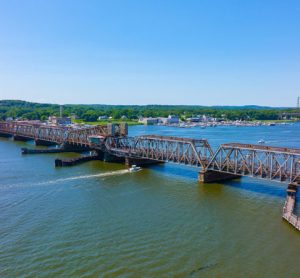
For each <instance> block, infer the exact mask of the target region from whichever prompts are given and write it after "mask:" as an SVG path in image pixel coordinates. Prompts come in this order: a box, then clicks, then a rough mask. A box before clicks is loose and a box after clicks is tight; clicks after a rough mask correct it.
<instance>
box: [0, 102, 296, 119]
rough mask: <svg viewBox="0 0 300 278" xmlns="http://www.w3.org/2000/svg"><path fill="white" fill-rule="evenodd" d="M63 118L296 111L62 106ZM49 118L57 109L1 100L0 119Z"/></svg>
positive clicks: (271, 115) (263, 115) (255, 115)
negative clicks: (72, 116) (71, 116)
mask: <svg viewBox="0 0 300 278" xmlns="http://www.w3.org/2000/svg"><path fill="white" fill-rule="evenodd" d="M63 107H64V109H63V110H64V115H65V116H70V115H74V116H75V115H76V117H78V118H80V119H83V120H85V121H96V120H97V119H98V117H99V116H104V115H106V116H110V117H113V118H114V119H120V118H121V117H122V116H126V117H127V118H128V119H138V117H139V116H144V117H167V116H168V115H170V114H173V115H178V116H181V118H182V119H183V118H187V117H191V116H195V115H208V116H211V117H215V118H224V119H229V120H239V119H241V120H249V119H250V120H275V119H278V118H279V117H280V113H281V112H283V111H286V112H293V111H295V109H292V108H284V107H266V106H257V105H245V106H201V105H155V104H150V105H106V104H65V105H64V106H63ZM50 115H59V105H58V104H51V103H36V102H28V101H22V100H0V119H6V118H7V117H12V118H14V119H16V118H20V119H29V120H36V119H41V120H45V119H47V118H48V117H49V116H50Z"/></svg>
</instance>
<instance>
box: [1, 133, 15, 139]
mask: <svg viewBox="0 0 300 278" xmlns="http://www.w3.org/2000/svg"><path fill="white" fill-rule="evenodd" d="M0 137H5V138H9V137H12V135H11V134H9V133H4V132H0Z"/></svg>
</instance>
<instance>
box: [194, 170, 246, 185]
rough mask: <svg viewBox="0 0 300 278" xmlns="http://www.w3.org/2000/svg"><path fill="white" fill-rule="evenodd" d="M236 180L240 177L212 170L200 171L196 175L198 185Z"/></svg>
mask: <svg viewBox="0 0 300 278" xmlns="http://www.w3.org/2000/svg"><path fill="white" fill-rule="evenodd" d="M237 178H240V176H238V175H234V174H229V173H222V172H218V171H214V170H201V171H200V172H199V175H198V181H199V182H200V183H213V182H218V181H225V180H232V179H237Z"/></svg>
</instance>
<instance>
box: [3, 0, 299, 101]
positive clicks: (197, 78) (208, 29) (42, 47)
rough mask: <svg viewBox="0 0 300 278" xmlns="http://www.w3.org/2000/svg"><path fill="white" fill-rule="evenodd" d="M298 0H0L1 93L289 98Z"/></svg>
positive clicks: (294, 91)
mask: <svg viewBox="0 0 300 278" xmlns="http://www.w3.org/2000/svg"><path fill="white" fill-rule="evenodd" d="M299 15H300V1H298V0H285V1H283V0H280V1H279V0H243V1H242V0H235V1H234V0H197V1H196V0H194V1H193V0H187V1H182V0H181V1H177V0H170V1H168V0H159V1H156V0H151V1H145V0H144V1H142V0H136V1H133V0H132V1H131V0H128V1H127V0H123V1H121V0H120V1H115V0H107V1H100V0H98V1H74V0H72V1H63V0H59V1H56V0H51V1H42V0H35V1H30V0H26V1H21V0H20V1H15V0H9V1H6V0H0V99H23V100H30V101H38V102H54V103H62V104H63V103H107V104H199V105H244V104H257V105H268V106H295V105H296V98H297V96H298V95H299V96H300V16H299Z"/></svg>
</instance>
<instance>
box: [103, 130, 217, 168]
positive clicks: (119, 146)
mask: <svg viewBox="0 0 300 278" xmlns="http://www.w3.org/2000/svg"><path fill="white" fill-rule="evenodd" d="M106 149H107V150H109V151H110V152H111V153H112V154H114V155H117V156H127V157H131V158H137V159H151V160H156V161H161V162H175V163H179V164H185V165H190V166H196V167H203V168H204V167H205V166H206V165H207V163H208V162H209V160H210V158H211V157H212V156H213V151H212V149H211V147H210V145H209V143H208V141H207V140H205V139H189V138H178V137H170V136H157V135H145V136H138V137H109V138H107V139H106Z"/></svg>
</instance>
